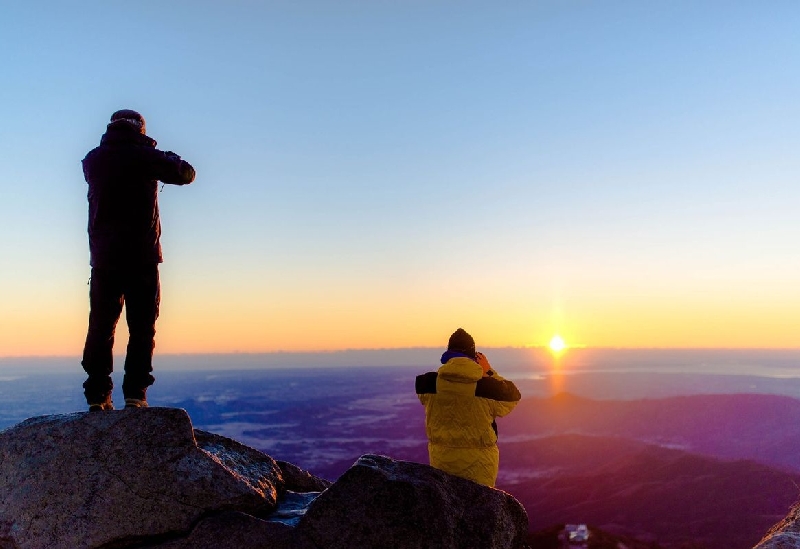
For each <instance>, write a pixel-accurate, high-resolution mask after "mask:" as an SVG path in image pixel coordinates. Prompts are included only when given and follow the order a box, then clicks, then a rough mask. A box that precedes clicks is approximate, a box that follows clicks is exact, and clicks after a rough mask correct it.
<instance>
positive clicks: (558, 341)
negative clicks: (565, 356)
mask: <svg viewBox="0 0 800 549" xmlns="http://www.w3.org/2000/svg"><path fill="white" fill-rule="evenodd" d="M566 348H567V344H566V343H564V339H563V338H562V337H561V336H560V335H557V334H556V335H554V336H553V338H552V339H551V340H550V350H551V351H553V352H554V353H560V352H561V351H563V350H564V349H566Z"/></svg>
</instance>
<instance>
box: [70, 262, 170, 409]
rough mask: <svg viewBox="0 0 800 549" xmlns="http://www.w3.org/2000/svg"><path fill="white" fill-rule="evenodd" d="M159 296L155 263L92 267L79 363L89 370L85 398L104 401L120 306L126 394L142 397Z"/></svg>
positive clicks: (149, 368)
mask: <svg viewBox="0 0 800 549" xmlns="http://www.w3.org/2000/svg"><path fill="white" fill-rule="evenodd" d="M160 301H161V286H160V283H159V280H158V264H153V265H145V266H137V267H133V268H113V269H107V268H98V267H93V268H92V278H91V283H90V286H89V306H90V311H89V330H88V333H87V334H86V345H85V346H84V348H83V361H82V362H81V364H83V369H84V370H85V371H86V373H87V374H88V375H89V377H88V378H87V379H86V381H85V382H84V384H83V389H84V395H86V401H87V402H88V403H89V404H94V403H100V402H103V401H104V400H105V399H106V398H107V397H109V396H110V395H111V390H112V389H113V387H114V385H113V382H112V381H111V372H112V371H113V369H114V358H113V354H112V349H113V347H114V331H115V329H116V327H117V322H118V321H119V317H120V314H121V313H122V306H123V304H124V305H125V319H126V320H127V322H128V332H129V334H130V337H129V339H128V352H127V355H126V356H125V378H124V380H123V382H122V392H123V394H124V395H125V398H138V399H144V398H145V393H146V391H147V388H148V387H149V386H150V385H152V384H153V382H154V381H155V378H153V376H152V375H151V374H150V372H152V371H153V349H154V348H155V335H156V319H157V318H158V306H159V302H160Z"/></svg>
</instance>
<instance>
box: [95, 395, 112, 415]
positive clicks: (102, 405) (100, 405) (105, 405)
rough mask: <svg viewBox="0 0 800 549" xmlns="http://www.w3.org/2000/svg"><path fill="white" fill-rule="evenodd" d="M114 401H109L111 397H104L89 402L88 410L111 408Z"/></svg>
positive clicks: (102, 410) (96, 410)
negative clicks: (100, 399)
mask: <svg viewBox="0 0 800 549" xmlns="http://www.w3.org/2000/svg"><path fill="white" fill-rule="evenodd" d="M113 409H114V403H113V402H111V397H110V396H109V397H106V399H105V400H104V401H102V402H95V403H90V404H89V411H90V412H105V411H106V410H113Z"/></svg>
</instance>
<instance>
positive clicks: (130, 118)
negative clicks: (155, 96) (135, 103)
mask: <svg viewBox="0 0 800 549" xmlns="http://www.w3.org/2000/svg"><path fill="white" fill-rule="evenodd" d="M120 121H122V122H125V123H126V124H130V125H131V126H133V127H134V128H136V129H137V130H139V132H141V133H145V124H144V116H142V115H141V114H139V113H138V112H136V111H132V110H130V109H122V110H119V111H117V112H115V113H114V114H112V115H111V123H112V124H113V123H114V122H120Z"/></svg>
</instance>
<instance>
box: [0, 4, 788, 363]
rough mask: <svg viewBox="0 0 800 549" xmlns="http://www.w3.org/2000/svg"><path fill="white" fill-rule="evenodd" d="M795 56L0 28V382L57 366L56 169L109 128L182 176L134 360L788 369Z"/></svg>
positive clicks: (512, 8) (687, 25)
mask: <svg viewBox="0 0 800 549" xmlns="http://www.w3.org/2000/svg"><path fill="white" fill-rule="evenodd" d="M798 29H800V4H798V3H797V2H794V1H775V2H736V1H733V2H731V1H725V2H715V1H709V2H696V1H674V2H673V1H671V2H666V1H665V2H639V1H630V2H620V1H608V2H587V1H581V2H576V1H556V0H553V1H542V2H537V1H527V2H513V1H512V2H502V3H500V2H472V1H459V2H443V1H436V0H429V1H415V0H410V1H384V0H377V1H366V0H364V1H336V2H333V1H328V2H307V1H297V2H288V1H286V2H256V1H232V2H207V1H198V0H192V1H189V0H186V1H174V2H160V1H158V2H157V1H139V2H135V3H122V2H108V1H105V0H104V1H78V2H56V1H52V2H41V1H36V0H31V1H27V2H13V3H12V2H5V3H3V5H2V7H0V46H2V47H0V68H1V69H2V85H1V86H0V104H2V106H3V107H2V123H0V147H1V148H0V150H2V162H0V197H1V200H0V257H2V258H3V259H2V268H0V356H15V355H16V356H19V355H79V354H80V350H81V348H82V345H83V339H84V337H85V329H86V320H87V314H88V286H87V280H88V277H89V265H88V244H87V239H86V210H87V205H86V184H85V182H84V181H83V176H82V173H81V167H80V160H81V159H82V158H83V156H84V155H85V154H86V152H87V151H88V150H90V149H91V148H92V147H94V146H96V144H97V143H98V141H99V138H100V135H101V134H102V133H103V131H104V130H105V124H106V123H107V121H108V118H109V116H110V115H111V113H112V112H113V111H115V110H117V109H120V108H133V109H136V110H139V111H140V112H141V113H142V114H144V116H145V118H146V119H147V127H148V134H149V135H150V136H151V137H153V138H154V139H156V140H157V141H158V142H159V148H162V149H164V150H173V151H176V152H178V153H179V154H181V155H182V156H183V157H184V158H185V159H187V160H188V161H189V162H191V163H192V164H193V165H194V166H195V168H196V169H197V173H198V176H197V180H196V182H195V183H194V184H192V185H191V186H189V187H184V188H177V187H170V186H167V187H166V188H165V189H164V190H163V192H162V193H161V194H160V195H159V199H160V203H161V211H162V224H163V239H162V244H163V247H164V257H165V263H164V264H163V266H162V270H161V275H162V285H163V302H162V309H161V315H162V316H161V319H160V320H159V324H158V352H161V353H191V352H232V351H243V352H261V351H274V350H285V351H297V350H306V351H308V350H310V351H314V350H336V349H348V348H390V347H392V348H393V347H407V346H441V345H443V344H444V343H445V342H446V339H447V336H448V335H449V334H450V333H451V332H452V331H453V329H455V328H456V327H458V326H463V327H465V328H466V329H467V330H468V331H470V332H471V333H472V334H473V335H474V336H475V337H476V339H477V341H478V344H479V346H525V345H541V344H544V343H546V342H547V341H548V340H549V339H550V337H551V336H552V334H553V333H556V332H558V333H560V334H561V335H562V336H563V337H564V339H565V340H566V341H567V343H568V344H573V345H574V344H581V345H588V346H611V347H798V346H800V339H798V327H799V326H800V254H799V253H798V247H799V246H800V216H798V211H800V185H798V174H800V123H798V122H800V31H798ZM120 331H121V332H122V333H123V334H124V330H120ZM123 337H124V336H123ZM121 339H122V338H121ZM123 341H124V339H123ZM121 348H122V346H121V345H120V344H118V350H121Z"/></svg>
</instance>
